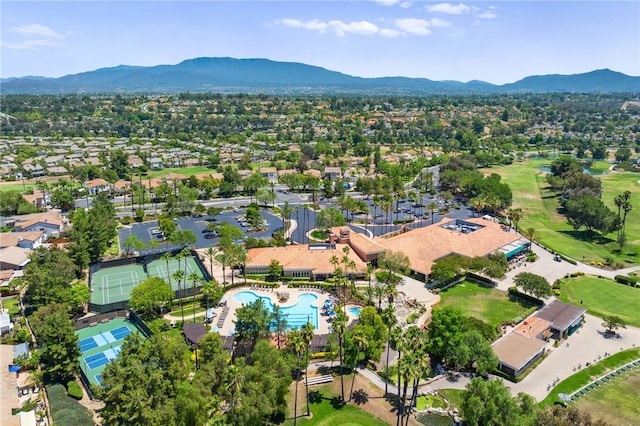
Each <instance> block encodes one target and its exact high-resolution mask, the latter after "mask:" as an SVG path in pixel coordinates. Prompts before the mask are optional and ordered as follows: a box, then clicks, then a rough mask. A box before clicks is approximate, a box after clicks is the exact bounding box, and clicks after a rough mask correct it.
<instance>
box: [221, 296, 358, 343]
mask: <svg viewBox="0 0 640 426" xmlns="http://www.w3.org/2000/svg"><path fill="white" fill-rule="evenodd" d="M243 291H251V292H253V293H255V294H257V295H258V296H267V297H270V298H271V302H272V303H273V304H274V305H275V304H278V305H280V306H281V307H283V308H285V307H287V306H293V305H295V304H296V303H298V296H300V295H301V294H315V295H316V296H318V299H317V300H316V301H314V302H313V303H312V305H313V306H315V307H317V308H318V329H317V330H316V331H315V333H316V334H329V332H330V331H329V328H330V327H331V322H330V321H328V319H329V317H328V316H326V315H322V307H323V305H324V301H325V299H333V298H332V297H331V295H330V294H329V293H327V292H323V291H321V290H309V289H297V288H288V287H280V288H277V289H273V290H270V289H266V290H264V289H256V288H252V287H251V286H246V287H239V288H236V289H233V290H230V291H228V292H226V293H225V299H226V306H227V307H228V308H229V314H228V316H227V318H226V319H225V320H224V324H223V325H222V327H220V328H219V329H218V328H217V327H216V325H217V321H218V318H219V317H220V314H221V313H222V310H223V307H220V306H219V307H216V309H215V312H216V317H215V318H214V319H213V323H212V325H213V327H212V331H218V332H219V333H220V334H221V335H223V336H228V335H229V334H231V333H232V332H233V331H234V329H235V324H234V321H235V319H236V316H235V312H236V309H238V308H240V307H242V305H243V303H242V302H238V301H236V300H235V299H234V296H235V295H236V294H238V293H240V292H243ZM276 293H289V299H288V300H287V301H286V302H282V303H281V302H279V301H278V296H277V294H276ZM349 307H350V306H347V310H348V308H349ZM347 315H348V316H349V320H350V321H349V322H351V321H353V320H354V319H356V317H355V316H354V315H352V314H351V313H349V312H347Z"/></svg>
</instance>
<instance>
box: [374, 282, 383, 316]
mask: <svg viewBox="0 0 640 426" xmlns="http://www.w3.org/2000/svg"><path fill="white" fill-rule="evenodd" d="M373 295H374V296H375V297H376V299H378V312H380V311H382V298H383V297H384V286H383V285H381V284H378V285H376V286H374V287H373Z"/></svg>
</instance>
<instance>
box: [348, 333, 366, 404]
mask: <svg viewBox="0 0 640 426" xmlns="http://www.w3.org/2000/svg"><path fill="white" fill-rule="evenodd" d="M351 341H352V343H353V345H354V346H353V350H354V354H353V364H352V367H351V371H352V373H353V379H352V380H351V391H350V392H349V401H351V399H352V398H353V385H354V383H355V381H356V364H357V363H358V358H359V357H360V354H361V353H363V352H365V351H366V350H367V349H368V348H369V341H368V340H367V336H365V335H364V333H362V332H361V333H354V334H353V336H351Z"/></svg>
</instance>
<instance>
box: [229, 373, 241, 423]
mask: <svg viewBox="0 0 640 426" xmlns="http://www.w3.org/2000/svg"><path fill="white" fill-rule="evenodd" d="M227 371H228V374H229V381H228V385H227V386H229V388H230V390H231V418H232V419H233V418H234V415H235V405H236V404H235V403H236V394H238V393H240V391H241V390H242V383H244V376H243V374H242V370H241V369H240V367H239V366H237V365H235V364H231V365H230V366H229V368H228V370H227Z"/></svg>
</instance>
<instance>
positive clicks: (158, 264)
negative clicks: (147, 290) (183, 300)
mask: <svg viewBox="0 0 640 426" xmlns="http://www.w3.org/2000/svg"><path fill="white" fill-rule="evenodd" d="M185 262H186V263H187V268H186V272H187V273H186V275H185V277H184V279H183V281H185V279H186V288H191V287H192V286H193V280H191V279H190V278H189V277H190V276H191V274H194V273H195V274H197V275H198V277H199V278H200V279H203V278H204V276H203V275H202V272H201V271H200V268H199V267H198V264H197V263H196V260H195V259H194V258H193V257H185V258H184V259H182V261H181V262H178V260H177V259H171V260H170V261H169V268H168V269H167V262H166V261H164V260H154V261H153V262H151V263H149V264H148V265H147V271H149V276H150V277H160V278H162V279H163V280H165V281H167V282H171V288H172V289H173V290H174V291H177V290H178V280H176V279H175V278H174V277H173V274H175V273H176V271H178V269H179V270H181V271H184V270H185V266H184V264H185Z"/></svg>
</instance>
